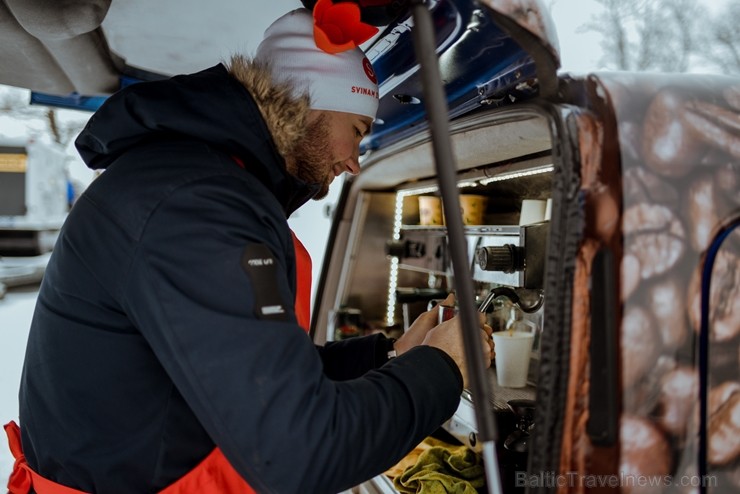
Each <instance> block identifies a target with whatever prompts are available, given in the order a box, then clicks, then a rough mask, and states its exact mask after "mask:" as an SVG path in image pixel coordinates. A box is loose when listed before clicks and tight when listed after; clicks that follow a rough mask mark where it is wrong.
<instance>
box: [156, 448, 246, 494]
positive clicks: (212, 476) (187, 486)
mask: <svg viewBox="0 0 740 494" xmlns="http://www.w3.org/2000/svg"><path fill="white" fill-rule="evenodd" d="M194 493H197V494H254V490H253V489H252V488H251V487H250V486H249V484H247V482H246V481H245V480H244V479H243V478H242V476H241V475H239V474H238V473H237V471H236V470H234V467H232V466H231V463H229V461H228V460H227V459H226V457H225V456H224V455H223V453H222V452H221V450H220V449H218V448H216V449H214V450H213V451H211V453H210V454H209V455H208V456H206V458H205V459H204V460H203V461H201V462H200V463H199V464H198V466H197V467H195V468H194V469H192V470H191V471H190V472H188V473H187V474H186V475H185V476H183V477H182V478H180V479H179V480H178V481H176V482H175V483H173V484H171V485H170V486H169V487H167V488H166V489H164V490H162V491H160V494H194Z"/></svg>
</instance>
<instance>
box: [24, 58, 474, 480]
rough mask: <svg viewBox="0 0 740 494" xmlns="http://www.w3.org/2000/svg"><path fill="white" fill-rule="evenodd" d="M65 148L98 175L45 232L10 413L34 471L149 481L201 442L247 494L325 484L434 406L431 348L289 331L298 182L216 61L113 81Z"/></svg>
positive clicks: (189, 462)
mask: <svg viewBox="0 0 740 494" xmlns="http://www.w3.org/2000/svg"><path fill="white" fill-rule="evenodd" d="M76 144H77V147H78V149H79V151H80V154H81V156H82V157H83V159H84V160H85V161H86V163H87V164H88V165H89V166H90V167H92V168H96V169H105V171H104V172H103V173H101V174H100V176H99V177H98V178H96V179H95V180H94V181H93V183H92V184H91V185H90V186H89V188H88V189H87V190H86V191H85V193H84V194H83V195H82V196H81V197H80V198H79V199H78V201H77V202H76V204H75V205H74V207H73V208H72V211H71V212H70V215H69V217H68V219H67V221H66V223H65V225H64V227H63V229H62V232H61V235H60V237H59V240H58V242H57V244H56V245H55V247H54V251H53V254H52V256H51V260H50V262H49V265H48V268H47V272H46V275H45V277H44V280H43V283H42V286H41V289H40V292H39V298H38V303H37V306H36V311H35V314H34V317H33V322H32V327H31V331H30V337H29V341H28V347H27V353H26V359H25V365H24V369H23V377H22V382H21V389H20V421H21V428H22V439H23V448H24V450H25V454H26V456H27V458H28V462H29V464H30V465H31V467H32V468H34V469H36V470H37V471H38V472H39V473H40V474H41V475H43V476H45V477H47V478H50V479H52V480H54V481H57V482H60V483H62V484H65V485H69V486H72V487H75V488H78V489H82V490H85V491H90V492H101V493H144V492H157V491H158V490H161V489H162V488H164V487H166V486H167V485H169V484H170V483H172V482H174V481H175V480H177V479H178V478H180V477H181V476H182V475H184V474H185V473H187V472H188V471H189V470H191V469H192V468H193V467H194V466H195V465H196V464H197V463H198V462H199V461H200V460H201V459H203V458H204V457H205V456H206V455H207V454H208V453H209V452H210V451H211V450H212V449H213V448H214V447H215V446H216V445H218V446H219V447H220V448H221V450H222V451H223V453H224V454H225V456H226V457H227V459H228V460H229V461H230V462H231V464H232V465H233V466H234V467H235V468H236V470H237V471H238V472H239V473H240V474H241V475H243V476H244V478H245V479H246V480H247V481H248V482H249V483H250V485H252V486H253V487H254V488H255V489H256V490H257V491H258V492H264V493H334V492H338V491H340V490H342V489H346V488H349V487H350V486H352V485H356V484H359V483H360V482H361V481H363V480H365V479H368V478H370V477H372V476H374V475H376V474H379V473H381V472H383V471H384V470H385V469H387V468H389V467H390V466H392V465H394V464H395V463H396V462H397V461H398V460H399V459H401V458H402V457H403V456H404V455H405V454H406V453H408V452H409V451H410V450H411V449H412V448H413V447H414V446H415V445H416V444H417V443H418V442H420V441H421V440H422V439H423V438H424V437H425V436H427V435H429V434H430V433H432V432H433V431H434V430H435V429H436V428H437V427H439V425H440V424H441V423H442V422H443V421H444V420H446V419H447V418H449V417H450V416H451V415H452V413H453V412H454V410H455V408H456V406H457V404H458V399H459V396H460V392H461V390H462V389H461V388H462V386H461V377H460V373H459V371H458V370H457V368H456V367H455V366H454V363H453V362H452V361H451V359H450V357H449V356H447V355H446V354H445V353H444V352H442V351H440V350H438V349H435V348H431V347H418V348H416V349H413V350H411V351H409V352H407V353H406V354H404V355H402V356H400V357H399V358H396V359H393V360H391V361H389V362H387V363H385V357H384V352H385V350H386V349H387V347H388V340H386V339H385V337H383V336H371V337H365V338H357V339H354V340H348V341H347V342H337V343H335V344H327V345H326V347H323V348H322V347H317V346H315V345H314V344H313V343H312V342H311V340H310V338H308V337H307V336H306V334H305V332H304V331H303V330H302V329H301V328H300V327H299V326H298V325H297V323H296V320H295V315H294V312H293V304H294V295H295V271H296V265H295V256H294V252H293V243H292V240H291V233H290V229H289V226H288V223H287V219H286V218H287V217H288V216H289V215H290V213H291V212H293V211H294V210H295V209H296V208H297V207H299V206H300V205H301V204H303V203H304V202H305V201H307V200H308V199H309V198H310V197H311V196H312V195H313V194H314V193H315V190H316V189H315V187H314V186H311V185H310V184H305V183H302V182H300V181H298V180H296V179H295V178H293V177H292V176H290V175H289V174H287V173H286V171H285V167H284V161H283V159H282V157H281V156H280V155H279V154H278V153H277V152H276V150H275V147H274V144H273V141H272V138H271V135H270V132H269V130H268V127H267V124H266V123H265V121H264V120H263V119H262V117H261V114H260V112H259V110H258V108H257V106H256V105H255V102H254V100H253V99H252V97H251V96H250V93H249V92H248V91H247V90H246V89H245V87H244V86H242V85H241V84H240V83H239V82H237V81H236V80H235V79H234V78H232V77H231V76H230V75H229V74H228V73H227V71H226V69H225V68H224V66H222V65H217V66H215V67H213V68H210V69H208V70H205V71H202V72H199V73H197V74H192V75H187V76H177V77H174V78H172V79H169V80H165V81H158V82H149V83H141V84H136V85H133V86H129V87H128V88H126V89H124V90H122V91H120V92H118V93H116V94H115V95H113V96H112V97H110V98H109V99H108V100H107V101H106V103H105V104H104V105H103V106H102V107H101V108H100V110H99V111H98V112H97V113H95V114H94V115H93V116H92V118H91V119H90V121H89V123H88V125H87V127H86V128H85V129H84V130H83V132H82V133H81V135H80V136H79V138H78V139H77V142H76ZM234 157H236V158H238V159H240V160H241V161H242V162H243V163H244V164H245V169H242V168H240V167H239V166H237V165H236V164H235V160H234V159H233V158H234ZM254 259H259V260H261V262H260V263H252V264H250V263H249V260H254ZM262 261H264V262H262ZM255 266H257V267H255ZM381 357H382V358H381Z"/></svg>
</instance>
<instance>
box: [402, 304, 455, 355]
mask: <svg viewBox="0 0 740 494" xmlns="http://www.w3.org/2000/svg"><path fill="white" fill-rule="evenodd" d="M440 305H445V306H449V307H452V306H454V305H455V295H454V294H453V293H450V294H449V295H447V298H446V299H444V300H443V301H442V302H440ZM438 314H439V309H438V306H437V305H435V306H434V307H432V308H431V309H429V310H428V311H426V312H422V313H421V314H420V315H419V317H417V318H416V320H415V321H414V322H413V323H412V324H411V326H410V327H409V329H408V330H407V331H406V332H405V333H404V334H403V336H401V337H400V338H399V339H398V341H396V343H395V344H394V345H393V348H394V350H396V355H401V354H402V353H403V352H406V351H408V350H411V349H412V348H413V347H415V346H417V345H421V343H422V342H423V341H424V338H426V336H427V333H428V332H429V331H430V330H431V329H432V328H434V327H435V326H436V325H437V321H438V318H439V315H438Z"/></svg>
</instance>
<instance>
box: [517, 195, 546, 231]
mask: <svg viewBox="0 0 740 494" xmlns="http://www.w3.org/2000/svg"><path fill="white" fill-rule="evenodd" d="M546 208H547V201H541V200H537V199H524V200H523V201H522V210H521V212H520V214H519V226H524V225H531V224H533V223H540V222H542V221H545V210H546Z"/></svg>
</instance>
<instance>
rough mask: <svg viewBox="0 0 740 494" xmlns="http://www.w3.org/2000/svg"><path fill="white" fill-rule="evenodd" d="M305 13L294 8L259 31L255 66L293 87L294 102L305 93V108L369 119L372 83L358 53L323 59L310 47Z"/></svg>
mask: <svg viewBox="0 0 740 494" xmlns="http://www.w3.org/2000/svg"><path fill="white" fill-rule="evenodd" d="M313 29H314V21H313V16H312V14H311V11H309V10H308V9H305V8H299V9H296V10H293V11H291V12H288V13H287V14H285V15H284V16H282V17H280V18H279V19H278V20H276V21H275V22H274V23H273V24H272V25H271V26H270V27H268V28H267V30H266V31H265V37H264V39H263V40H262V42H261V43H260V45H259V46H258V47H257V53H256V54H255V57H254V58H255V60H258V61H266V62H268V63H269V64H270V67H271V68H272V76H273V77H274V78H275V79H276V80H277V81H278V82H289V81H290V82H292V83H293V84H295V90H296V96H299V95H302V94H304V93H305V92H308V93H309V95H310V97H311V105H310V106H311V108H312V109H314V110H332V111H341V112H347V113H355V114H357V115H365V116H368V117H370V118H372V119H374V118H375V114H376V112H377V110H378V82H377V79H376V78H375V72H374V71H373V67H372V65H371V64H370V61H369V60H368V59H367V57H365V53H364V52H363V51H362V50H361V49H360V48H354V49H351V50H348V51H343V52H341V53H335V54H331V53H327V52H325V51H323V50H322V49H320V48H319V47H317V46H316V42H315V41H314V35H313Z"/></svg>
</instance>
